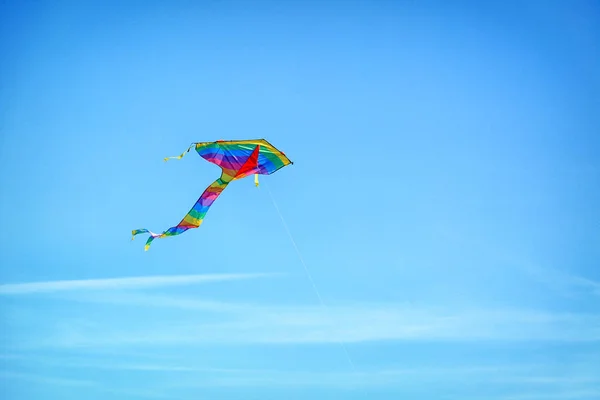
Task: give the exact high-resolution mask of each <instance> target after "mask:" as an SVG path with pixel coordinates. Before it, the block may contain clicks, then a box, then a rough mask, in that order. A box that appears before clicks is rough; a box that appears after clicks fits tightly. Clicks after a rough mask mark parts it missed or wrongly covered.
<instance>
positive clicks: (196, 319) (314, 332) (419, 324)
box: [38, 296, 600, 347]
mask: <svg viewBox="0 0 600 400" xmlns="http://www.w3.org/2000/svg"><path fill="white" fill-rule="evenodd" d="M148 299H152V296H149V297H148ZM122 300H123V299H122ZM142 300H143V298H139V297H138V298H135V302H136V304H138V305H142V304H143V301H142ZM155 302H160V301H158V300H149V303H147V304H153V303H155ZM162 306H165V304H162ZM166 306H171V307H182V308H184V309H193V311H194V312H193V313H185V312H184V313H183V315H181V314H180V313H178V314H177V317H173V316H172V315H171V316H170V317H169V318H170V321H171V322H170V323H169V324H168V325H167V324H164V323H163V322H161V319H160V317H158V315H157V314H155V315H156V316H157V318H156V320H155V321H146V320H139V321H137V320H136V321H128V323H127V324H126V325H125V326H123V325H121V326H118V327H117V326H115V325H114V324H111V323H110V321H106V320H105V321H102V320H96V321H94V323H93V324H82V323H77V321H73V322H70V321H66V322H64V323H62V324H61V330H59V331H55V332H53V334H51V335H47V336H46V337H45V338H44V340H42V341H40V342H38V344H40V345H41V344H44V345H46V346H59V347H71V346H74V347H79V346H100V347H105V346H108V347H110V346H123V345H127V346H131V345H139V346H146V345H153V346H155V345H182V344H186V345H194V344H198V345H202V344H209V343H221V344H232V343H236V344H241V343H246V344H251V343H260V344H268V343H270V344H285V343H335V342H340V341H341V342H347V343H351V342H370V341H407V340H408V341H419V340H453V341H477V340H507V341H520V340H538V341H539V340H547V341H566V342H585V341H588V342H589V341H600V315H596V314H564V313H551V312H540V311H528V310H494V309H482V310H463V311H460V310H447V309H440V308H437V309H428V308H416V307H411V306H407V305H393V304H392V305H389V304H388V305H381V304H362V305H351V306H336V307H328V308H322V307H295V306H280V307H277V306H259V305H246V304H228V303H215V304H214V306H215V307H217V309H227V310H228V311H229V312H227V313H216V315H213V316H212V317H211V318H208V317H207V315H206V314H203V313H198V312H196V311H197V310H196V307H204V306H206V304H203V303H202V302H198V303H196V302H195V301H194V300H192V299H187V300H186V299H177V298H175V299H172V300H171V302H170V303H167V304H166ZM90 318H92V317H91V316H90Z"/></svg>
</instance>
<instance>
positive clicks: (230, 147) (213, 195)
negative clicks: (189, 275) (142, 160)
mask: <svg viewBox="0 0 600 400" xmlns="http://www.w3.org/2000/svg"><path fill="white" fill-rule="evenodd" d="M192 147H194V148H195V150H196V151H197V152H198V154H199V155H200V157H202V158H204V159H205V160H207V161H209V162H211V163H213V164H216V165H218V166H219V167H220V168H221V176H220V177H219V178H218V179H217V180H215V181H214V182H213V183H212V184H210V185H209V186H208V187H207V188H206V189H205V190H204V192H203V193H202V195H201V196H200V198H199V199H198V200H197V201H196V203H195V204H194V206H193V207H192V209H191V210H190V211H189V212H188V213H187V215H186V216H185V217H183V219H182V220H181V222H179V224H177V225H176V226H173V227H171V228H169V229H167V230H166V231H164V232H162V233H154V232H152V231H149V230H148V229H135V230H133V231H131V232H132V238H131V240H133V239H134V238H135V236H136V235H139V234H140V233H148V234H150V237H149V238H148V240H147V241H146V245H145V246H144V250H146V251H147V250H148V249H149V248H150V244H151V243H152V241H153V240H154V239H159V238H165V237H168V236H176V235H180V234H182V233H183V232H185V231H187V230H188V229H192V228H198V227H199V226H200V224H201V223H202V221H203V220H204V216H205V215H206V213H207V212H208V209H209V208H210V206H211V205H212V204H213V202H214V201H215V200H216V199H217V197H219V195H220V194H221V193H222V192H223V190H224V189H225V188H226V187H227V185H229V183H231V182H232V181H234V180H238V179H242V178H245V177H247V176H250V175H252V174H254V183H255V185H256V186H258V175H271V174H272V173H274V172H276V171H278V170H279V169H281V168H283V167H285V166H286V165H289V164H293V162H292V161H290V160H289V159H288V158H287V156H286V155H285V154H284V153H283V152H282V151H280V150H278V149H276V148H275V147H274V146H273V145H272V144H271V143H269V142H267V141H266V140H265V139H254V140H217V141H216V142H202V143H192V144H191V145H190V147H188V149H187V150H186V151H184V152H183V153H182V154H181V155H179V156H177V157H166V158H165V159H164V160H165V161H167V160H168V159H170V158H174V159H178V160H180V159H181V158H183V156H184V155H185V154H186V153H188V152H189V151H190V150H191V149H192Z"/></svg>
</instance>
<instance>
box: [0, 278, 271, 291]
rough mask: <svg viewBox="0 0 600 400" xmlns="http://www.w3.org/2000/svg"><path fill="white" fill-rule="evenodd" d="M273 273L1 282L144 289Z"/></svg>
mask: <svg viewBox="0 0 600 400" xmlns="http://www.w3.org/2000/svg"><path fill="white" fill-rule="evenodd" d="M266 276H273V275H272V274H259V273H257V274H202V275H174V276H138V277H124V278H110V279H83V280H61V281H48V282H30V283H11V284H4V285H0V294H2V295H18V294H30V293H47V292H64V291H76V290H84V289H85V290H90V289H92V290H107V289H143V288H154V287H164V286H181V285H192V284H199V283H209V282H222V281H234V280H242V279H255V278H261V277H266Z"/></svg>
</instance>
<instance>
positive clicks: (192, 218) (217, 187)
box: [132, 174, 233, 251]
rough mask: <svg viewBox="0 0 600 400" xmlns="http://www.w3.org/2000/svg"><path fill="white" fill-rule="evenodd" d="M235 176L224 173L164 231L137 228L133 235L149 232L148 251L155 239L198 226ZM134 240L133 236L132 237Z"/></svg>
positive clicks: (146, 247) (145, 248) (178, 233)
mask: <svg viewBox="0 0 600 400" xmlns="http://www.w3.org/2000/svg"><path fill="white" fill-rule="evenodd" d="M232 179H233V177H231V176H228V175H225V174H222V175H221V177H220V178H219V179H217V180H215V181H214V182H213V183H212V184H210V186H208V187H207V188H206V189H205V190H204V192H203V193H202V195H201V196H200V197H199V198H198V200H196V203H195V204H194V206H193V207H192V209H191V210H190V211H189V212H188V213H187V214H186V216H185V217H183V219H182V220H181V221H180V222H179V224H177V225H175V226H173V227H171V228H169V229H167V230H166V231H164V232H163V233H160V234H157V233H154V232H152V231H149V230H148V229H136V230H133V231H132V234H133V236H134V237H135V235H138V234H140V233H149V234H150V237H149V238H148V240H147V241H146V245H145V246H144V250H145V251H147V250H148V249H149V248H150V244H151V243H152V241H153V240H154V239H162V238H164V237H167V236H176V235H181V234H182V233H183V232H185V231H187V230H188V229H193V228H198V227H199V226H200V224H202V221H203V220H204V216H205V215H206V213H207V212H208V209H209V208H210V206H211V205H212V203H213V202H214V201H215V200H216V199H217V197H219V195H220V194H221V193H222V192H223V190H225V188H226V187H227V185H228V184H229V182H231V180H232ZM132 240H133V237H132Z"/></svg>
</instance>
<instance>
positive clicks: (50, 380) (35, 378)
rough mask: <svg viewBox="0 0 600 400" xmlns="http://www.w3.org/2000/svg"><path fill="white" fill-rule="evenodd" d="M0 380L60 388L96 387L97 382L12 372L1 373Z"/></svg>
mask: <svg viewBox="0 0 600 400" xmlns="http://www.w3.org/2000/svg"><path fill="white" fill-rule="evenodd" d="M0 379H7V380H14V379H18V380H25V381H28V382H33V383H41V384H49V385H59V386H96V382H94V381H89V380H79V379H65V378H57V377H51V376H45V375H36V374H29V373H21V372H12V371H0Z"/></svg>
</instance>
